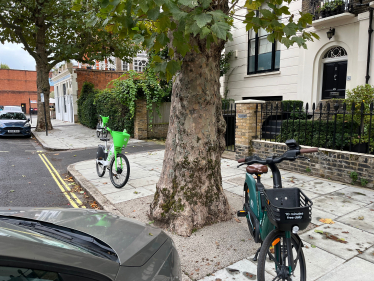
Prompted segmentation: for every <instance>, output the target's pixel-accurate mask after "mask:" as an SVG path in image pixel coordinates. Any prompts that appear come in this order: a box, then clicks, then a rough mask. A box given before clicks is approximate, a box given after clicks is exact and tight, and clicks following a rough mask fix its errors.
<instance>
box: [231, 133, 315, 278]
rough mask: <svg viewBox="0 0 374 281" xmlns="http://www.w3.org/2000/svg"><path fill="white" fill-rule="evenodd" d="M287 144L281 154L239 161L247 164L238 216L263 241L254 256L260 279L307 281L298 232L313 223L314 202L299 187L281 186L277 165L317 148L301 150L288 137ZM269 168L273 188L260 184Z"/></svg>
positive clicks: (255, 239) (249, 157) (260, 241)
mask: <svg viewBox="0 0 374 281" xmlns="http://www.w3.org/2000/svg"><path fill="white" fill-rule="evenodd" d="M286 145H287V147H288V150H287V151H286V152H285V153H284V154H283V155H281V156H272V157H268V158H266V159H261V158H260V157H258V156H256V155H254V156H248V157H246V158H243V159H239V160H238V162H239V163H242V164H240V165H239V166H242V165H248V166H247V168H246V172H247V174H246V177H245V184H244V206H243V210H240V211H238V216H239V217H246V218H247V222H248V228H249V232H250V234H251V235H252V237H253V239H254V241H255V242H256V243H261V247H260V248H259V249H258V250H257V252H256V254H255V256H254V258H253V260H254V261H257V280H259V281H264V280H287V281H290V280H300V281H305V280H306V264H305V257H304V253H303V250H302V247H303V243H302V241H301V239H300V237H299V236H298V235H297V233H298V231H299V230H303V229H305V228H306V227H307V226H308V224H309V223H310V221H311V219H312V205H313V203H312V201H311V200H310V199H309V198H308V197H307V196H306V195H305V194H304V193H303V192H302V191H301V190H300V189H299V188H296V187H295V188H282V180H281V174H280V172H279V169H278V167H277V165H276V164H278V163H281V162H282V161H285V160H286V161H295V160H296V159H299V158H305V157H303V156H300V154H303V153H313V152H317V151H318V148H308V149H301V148H300V146H299V145H298V144H297V143H296V141H295V140H287V141H286ZM308 160H309V159H308ZM239 166H238V167H239ZM268 167H269V168H270V169H271V171H272V174H273V188H270V189H266V188H265V187H264V185H263V184H262V183H261V175H262V174H264V173H267V172H268ZM253 175H256V176H257V182H256V180H255V178H254V177H253Z"/></svg>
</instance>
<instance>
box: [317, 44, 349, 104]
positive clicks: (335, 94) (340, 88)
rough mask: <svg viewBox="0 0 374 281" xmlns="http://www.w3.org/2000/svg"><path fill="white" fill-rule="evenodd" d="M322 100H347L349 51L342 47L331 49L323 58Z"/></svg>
mask: <svg viewBox="0 0 374 281" xmlns="http://www.w3.org/2000/svg"><path fill="white" fill-rule="evenodd" d="M322 63H323V76H322V99H323V100H325V99H333V98H339V99H344V98H345V86H346V81H347V65H348V54H347V51H346V50H345V49H344V48H343V47H340V46H335V47H332V48H331V49H329V50H328V51H327V52H326V53H325V55H324V56H323V58H322Z"/></svg>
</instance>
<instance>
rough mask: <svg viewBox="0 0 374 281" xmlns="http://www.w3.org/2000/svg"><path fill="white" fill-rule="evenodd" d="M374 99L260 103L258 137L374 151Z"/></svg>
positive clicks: (325, 146)
mask: <svg viewBox="0 0 374 281" xmlns="http://www.w3.org/2000/svg"><path fill="white" fill-rule="evenodd" d="M373 111H374V104H373V102H372V103H370V104H368V103H364V102H362V103H359V104H356V103H354V102H353V103H351V104H346V103H340V104H339V103H334V102H331V103H322V102H321V103H319V104H318V106H317V107H316V105H315V104H314V103H313V105H312V108H309V105H308V103H307V104H306V106H305V108H303V105H302V104H300V105H299V104H298V105H297V106H291V107H290V104H287V106H282V105H281V104H280V103H275V104H274V105H273V104H271V105H270V106H269V105H266V104H265V105H261V123H262V127H261V134H260V139H262V140H269V141H276V142H285V141H286V140H287V139H296V141H297V142H298V143H299V144H300V145H307V146H313V147H322V148H330V149H336V150H345V151H352V152H359V153H368V154H374V128H373V127H374V124H373V121H374V120H373V115H374V113H373Z"/></svg>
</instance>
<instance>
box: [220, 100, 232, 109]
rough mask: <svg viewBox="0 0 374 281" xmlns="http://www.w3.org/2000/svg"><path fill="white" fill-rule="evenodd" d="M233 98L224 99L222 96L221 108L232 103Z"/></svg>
mask: <svg viewBox="0 0 374 281" xmlns="http://www.w3.org/2000/svg"><path fill="white" fill-rule="evenodd" d="M234 102H235V100H234V99H225V98H222V109H226V108H228V107H229V106H230V104H232V103H234Z"/></svg>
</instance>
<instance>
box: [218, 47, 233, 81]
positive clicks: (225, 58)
mask: <svg viewBox="0 0 374 281" xmlns="http://www.w3.org/2000/svg"><path fill="white" fill-rule="evenodd" d="M233 54H234V51H232V50H231V51H230V52H228V53H227V54H221V58H220V59H219V76H223V75H224V74H226V73H227V71H229V70H230V63H229V61H230V59H231V57H232V55H233Z"/></svg>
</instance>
